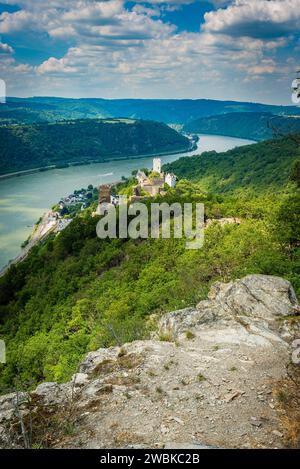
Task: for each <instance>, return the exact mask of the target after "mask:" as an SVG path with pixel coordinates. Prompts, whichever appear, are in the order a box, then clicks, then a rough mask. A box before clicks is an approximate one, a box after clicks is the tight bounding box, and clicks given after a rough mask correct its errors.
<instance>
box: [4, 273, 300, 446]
mask: <svg viewBox="0 0 300 469" xmlns="http://www.w3.org/2000/svg"><path fill="white" fill-rule="evenodd" d="M299 313H300V310H299V305H298V303H297V299H296V296H295V293H294V290H293V288H292V286H291V284H290V283H289V282H287V281H286V280H283V279H281V278H277V277H271V276H264V275H249V276H247V277H245V278H243V279H241V280H236V281H234V282H230V283H227V284H224V283H219V282H218V283H216V284H214V285H213V286H212V288H211V290H210V292H209V295H208V299H207V300H205V301H201V302H200V303H199V304H198V305H197V306H196V307H194V308H186V309H183V310H179V311H175V312H172V313H169V314H166V315H164V316H163V317H162V318H161V320H160V322H159V324H158V331H157V333H156V334H155V336H154V337H153V339H152V340H147V341H136V342H133V343H130V344H125V345H124V346H122V347H121V348H120V347H111V348H108V349H99V350H97V351H95V352H91V353H89V354H88V355H87V357H86V358H85V360H84V361H83V362H82V363H81V365H80V367H79V372H78V373H76V374H75V375H74V376H73V378H72V380H71V381H70V382H68V383H64V384H57V383H43V384H41V385H39V386H38V387H37V389H36V390H35V391H34V392H32V393H30V394H23V395H22V402H20V401H18V400H16V399H17V397H16V394H10V395H7V396H2V397H0V425H1V426H2V430H1V428H0V437H2V440H3V442H4V443H5V441H6V442H7V441H12V440H13V441H15V444H16V445H22V441H23V440H24V435H22V432H21V434H20V431H19V437H15V438H14V439H13V438H12V435H11V432H12V429H13V430H14V431H15V432H16V428H17V427H18V421H19V422H20V420H22V422H23V433H24V428H25V429H26V416H28V412H29V408H30V412H31V413H32V415H33V416H34V418H33V421H34V422H37V423H36V424H37V425H38V422H39V417H38V416H39V413H42V414H43V415H44V413H45V411H46V413H47V412H48V414H47V419H48V420H49V419H50V420H51V419H52V418H53V416H55V419H54V421H55V422H56V423H57V422H60V426H59V430H57V431H56V437H55V438H54V439H52V440H51V446H54V447H85V448H101V447H105V448H110V447H129V448H130V447H166V448H176V447H178V448H183V447H187V448H199V447H216V446H217V447H282V446H284V439H283V437H284V432H283V429H282V426H281V423H280V420H279V417H278V412H277V407H278V404H277V401H276V398H275V395H274V394H273V391H274V389H275V387H276V385H277V383H278V381H279V380H281V379H282V378H284V377H285V374H286V365H287V363H289V361H290V356H291V350H290V342H291V341H292V340H293V338H294V337H295V335H297V334H299V327H298V326H297V324H299V323H298V322H297V321H293V322H292V323H291V321H290V320H289V318H290V317H292V316H295V315H297V314H299ZM19 397H20V396H19V395H18V399H19ZM22 416H23V417H22ZM27 420H28V419H27ZM31 420H32V419H31ZM48 420H47V422H48ZM44 422H45V421H44ZM51 422H52V420H51ZM66 423H67V424H68V429H69V430H70V426H72V432H70V431H69V430H68V435H67V434H65V432H64V431H63V430H62V429H63V428H64V425H65V424H66ZM43 425H44V426H45V425H46V424H45V423H44V424H43ZM19 427H20V425H19ZM51 428H53V426H51ZM38 430H39V431H38V434H39V438H40V439H42V437H41V434H42V433H43V428H39V429H38ZM47 431H48V430H47ZM17 433H18V432H17ZM33 433H34V432H33ZM70 433H71V434H70ZM5 435H6V436H5ZM8 436H9V437H8ZM22 436H23V439H22ZM18 438H19V440H18ZM25 440H26V439H25ZM26 441H27V440H26ZM46 441H48V440H47V439H46ZM4 443H2V445H4Z"/></svg>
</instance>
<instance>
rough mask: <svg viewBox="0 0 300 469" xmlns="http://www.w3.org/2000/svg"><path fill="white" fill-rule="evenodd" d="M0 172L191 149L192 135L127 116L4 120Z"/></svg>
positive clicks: (0, 147)
mask: <svg viewBox="0 0 300 469" xmlns="http://www.w3.org/2000/svg"><path fill="white" fill-rule="evenodd" d="M0 142H1V146H0V174H4V173H9V172H14V171H22V170H26V169H31V168H39V167H43V166H50V165H65V164H68V163H73V162H81V163H84V162H88V161H99V162H101V161H105V160H108V159H112V158H125V157H128V156H139V155H146V154H153V153H160V152H176V151H179V150H187V149H188V148H189V145H190V143H189V140H188V139H187V138H185V137H184V136H183V135H180V134H179V133H177V132H176V131H175V130H173V129H171V128H170V127H168V126H167V125H165V124H162V123H158V122H153V121H137V120H129V119H107V120H99V119H94V120H91V119H86V120H76V121H64V122H59V123H54V124H50V123H43V124H32V125H9V126H2V127H1V126H0Z"/></svg>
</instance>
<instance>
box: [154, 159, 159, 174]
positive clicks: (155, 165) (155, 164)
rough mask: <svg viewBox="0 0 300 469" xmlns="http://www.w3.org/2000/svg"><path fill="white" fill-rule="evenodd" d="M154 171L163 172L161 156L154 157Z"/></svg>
mask: <svg viewBox="0 0 300 469" xmlns="http://www.w3.org/2000/svg"><path fill="white" fill-rule="evenodd" d="M153 172H154V173H159V174H160V173H161V159H160V158H153Z"/></svg>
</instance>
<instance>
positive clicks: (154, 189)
mask: <svg viewBox="0 0 300 469" xmlns="http://www.w3.org/2000/svg"><path fill="white" fill-rule="evenodd" d="M136 178H137V180H138V184H137V185H136V186H135V187H134V188H133V196H132V198H131V200H132V199H134V200H138V199H139V198H141V197H143V194H147V195H148V194H149V195H150V196H152V197H154V196H156V195H158V194H163V193H164V186H165V184H167V185H168V186H169V187H175V186H176V176H175V175H174V174H173V173H166V174H165V173H163V172H162V169H161V159H160V158H154V159H153V166H152V171H151V172H150V173H149V174H148V175H146V174H145V172H144V171H141V170H139V171H138V172H137V174H136Z"/></svg>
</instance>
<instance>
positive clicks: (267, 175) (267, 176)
mask: <svg viewBox="0 0 300 469" xmlns="http://www.w3.org/2000/svg"><path fill="white" fill-rule="evenodd" d="M200 149H201V139H200ZM297 158H299V146H298V145H297V144H296V143H295V142H294V141H293V140H292V139H290V138H288V137H285V138H282V139H280V140H269V141H266V142H261V143H258V144H256V145H246V146H243V147H239V148H235V149H233V150H230V151H228V152H226V153H216V152H214V151H212V152H204V153H202V154H201V155H199V156H192V157H190V158H180V159H178V160H176V161H174V162H173V163H170V164H167V165H165V170H166V171H172V172H174V173H175V174H176V175H177V176H178V177H180V178H187V179H190V180H193V181H197V182H199V184H200V185H201V188H202V189H204V190H210V191H214V192H223V193H225V192H229V191H233V190H236V189H241V188H244V189H253V190H255V191H259V192H261V191H264V190H267V189H270V188H274V189H276V190H278V189H280V188H282V186H283V184H285V183H286V181H287V179H288V176H289V173H290V170H291V167H292V165H293V163H294V161H295V160H297Z"/></svg>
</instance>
